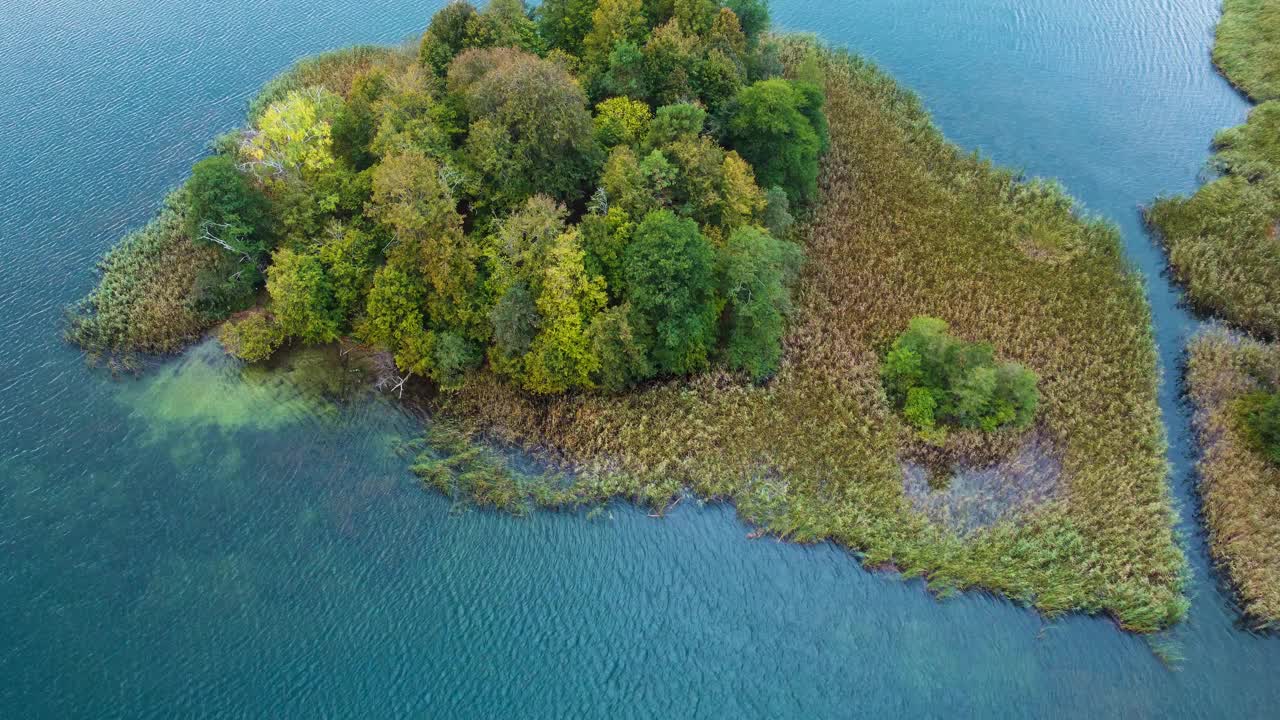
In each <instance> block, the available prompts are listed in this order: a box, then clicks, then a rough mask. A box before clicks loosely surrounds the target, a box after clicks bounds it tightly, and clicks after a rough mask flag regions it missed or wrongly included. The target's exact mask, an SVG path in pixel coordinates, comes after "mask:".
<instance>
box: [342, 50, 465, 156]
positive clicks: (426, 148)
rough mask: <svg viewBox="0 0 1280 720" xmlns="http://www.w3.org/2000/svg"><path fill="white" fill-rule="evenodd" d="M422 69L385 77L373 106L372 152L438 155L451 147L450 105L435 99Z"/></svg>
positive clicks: (381, 153)
mask: <svg viewBox="0 0 1280 720" xmlns="http://www.w3.org/2000/svg"><path fill="white" fill-rule="evenodd" d="M425 72H426V71H425V70H422V69H421V68H419V67H417V66H414V65H411V66H409V67H407V68H405V69H404V71H403V72H401V73H399V74H397V75H394V76H392V77H390V78H388V80H387V82H386V87H385V90H384V93H383V98H382V100H381V102H379V103H378V106H377V110H378V115H377V119H378V124H377V131H376V135H375V136H374V138H373V141H372V143H371V146H370V150H371V154H372V155H376V156H377V157H386V156H388V155H392V154H395V153H399V152H408V151H413V150H417V151H420V152H422V153H424V154H426V155H427V156H429V157H433V158H441V157H445V156H446V155H447V154H448V153H449V151H451V150H452V149H453V135H454V134H455V133H456V132H457V129H456V127H455V123H456V118H455V117H454V113H453V108H451V107H449V105H448V104H446V103H442V102H439V101H438V100H437V99H436V97H435V92H434V91H433V88H432V79H431V78H429V77H425V76H424V75H425ZM336 127H337V126H336V125H335V128H336Z"/></svg>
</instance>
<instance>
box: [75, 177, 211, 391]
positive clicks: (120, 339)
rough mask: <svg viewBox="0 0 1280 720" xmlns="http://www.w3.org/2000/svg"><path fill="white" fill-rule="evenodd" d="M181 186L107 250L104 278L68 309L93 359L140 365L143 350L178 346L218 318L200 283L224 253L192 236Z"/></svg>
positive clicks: (119, 366) (124, 366)
mask: <svg viewBox="0 0 1280 720" xmlns="http://www.w3.org/2000/svg"><path fill="white" fill-rule="evenodd" d="M180 193H181V191H178V193H174V194H170V196H169V197H168V198H166V200H165V204H164V207H163V208H162V209H161V210H160V212H159V213H158V214H157V215H156V217H155V218H153V219H152V220H151V222H149V223H148V224H147V225H146V226H144V227H143V228H142V229H140V230H137V231H134V232H132V233H130V234H128V235H126V236H125V237H124V239H122V240H121V241H120V242H119V243H118V244H117V245H116V246H115V247H113V248H112V249H111V250H110V252H108V253H107V254H106V255H105V256H104V257H103V258H102V260H101V261H100V262H99V263H98V269H99V271H100V272H101V277H100V278H99V281H98V285H97V286H96V287H95V288H94V289H93V290H92V291H91V292H90V293H89V294H88V295H87V296H85V298H84V299H82V300H80V302H79V303H78V304H77V305H76V306H74V307H73V308H71V309H70V310H69V312H68V324H67V331H66V332H67V339H68V340H70V341H71V342H73V343H75V344H77V345H79V346H80V347H82V348H84V350H85V352H86V353H87V354H88V357H89V359H90V361H91V362H93V363H96V362H98V361H103V362H106V363H107V364H108V365H110V366H111V368H112V370H113V371H115V370H136V369H137V368H138V354H139V353H147V354H166V353H174V352H177V351H179V350H181V349H182V348H184V347H186V346H187V345H188V344H189V343H191V342H193V341H195V340H196V339H198V338H199V337H200V336H201V335H202V334H203V333H204V332H205V331H206V330H208V329H209V328H210V327H212V325H213V324H214V323H215V322H217V320H218V318H217V317H211V316H209V315H208V314H207V313H205V312H202V311H201V310H200V309H198V308H197V307H196V305H195V302H194V297H193V288H195V287H196V285H197V281H198V279H199V277H200V275H201V273H204V272H211V271H212V270H213V269H214V268H216V267H217V266H218V264H219V262H220V261H221V260H222V253H221V251H220V250H219V249H218V248H216V247H212V246H202V245H197V244H196V243H193V242H192V241H191V239H190V238H189V237H188V236H187V233H186V231H185V230H184V229H183V225H184V222H183V218H182V213H183V208H184V207H185V202H184V201H183V200H182V199H181V198H180V197H178V195H180Z"/></svg>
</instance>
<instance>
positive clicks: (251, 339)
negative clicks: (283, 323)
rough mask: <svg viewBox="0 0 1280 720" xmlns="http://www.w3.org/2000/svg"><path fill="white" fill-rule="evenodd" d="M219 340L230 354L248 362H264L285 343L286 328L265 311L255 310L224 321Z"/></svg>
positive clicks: (219, 332)
mask: <svg viewBox="0 0 1280 720" xmlns="http://www.w3.org/2000/svg"><path fill="white" fill-rule="evenodd" d="M218 341H219V342H221V343H222V347H223V348H224V349H225V350H226V351H227V354H229V355H232V356H234V357H238V358H240V359H241V360H244V361H246V362H262V361H263V360H266V359H267V358H270V357H271V356H272V354H274V353H275V351H276V350H278V349H279V348H280V345H281V344H283V343H284V330H283V329H282V328H281V327H280V325H279V324H277V323H276V321H275V320H274V319H273V318H272V317H271V316H270V315H269V314H267V313H266V312H265V311H263V310H254V311H251V312H248V313H246V314H245V315H244V316H243V317H240V318H237V319H234V320H229V321H227V322H226V323H223V325H222V329H221V330H219V331H218Z"/></svg>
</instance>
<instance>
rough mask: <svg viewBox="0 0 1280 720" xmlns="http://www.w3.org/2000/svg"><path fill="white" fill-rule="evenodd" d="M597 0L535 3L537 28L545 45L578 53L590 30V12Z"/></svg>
mask: <svg viewBox="0 0 1280 720" xmlns="http://www.w3.org/2000/svg"><path fill="white" fill-rule="evenodd" d="M598 1H599V0H543V2H542V4H541V5H539V6H538V30H539V32H540V33H541V35H542V37H543V38H544V39H545V40H546V42H547V46H548V47H550V48H552V49H555V50H563V51H565V52H567V53H569V54H570V55H578V56H580V55H582V51H583V40H584V39H585V38H586V36H587V33H589V32H591V27H592V22H591V15H592V13H594V12H595V9H596V5H597V4H598Z"/></svg>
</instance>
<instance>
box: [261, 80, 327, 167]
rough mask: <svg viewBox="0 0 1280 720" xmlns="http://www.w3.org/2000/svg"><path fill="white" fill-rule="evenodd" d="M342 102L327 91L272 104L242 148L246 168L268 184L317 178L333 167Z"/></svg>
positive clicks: (299, 92)
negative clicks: (336, 123) (336, 120)
mask: <svg viewBox="0 0 1280 720" xmlns="http://www.w3.org/2000/svg"><path fill="white" fill-rule="evenodd" d="M341 107H342V98H340V97H338V96H337V95H334V94H333V93H331V92H329V91H328V90H325V89H323V88H318V87H312V88H307V89H305V90H294V91H292V92H290V93H289V94H288V95H286V96H285V98H284V100H281V101H280V102H276V103H272V104H271V105H270V106H269V107H268V108H267V110H266V112H264V113H263V114H262V117H260V118H258V126H257V128H255V129H253V130H249V131H246V133H245V135H244V140H243V141H242V142H241V144H240V154H241V156H242V157H243V158H244V160H245V165H246V166H247V167H248V168H250V169H252V170H253V172H255V173H256V174H257V175H258V176H259V177H260V178H263V179H264V180H267V181H275V182H281V181H288V180H299V179H306V178H310V177H315V176H317V175H319V174H320V173H321V172H323V171H325V170H327V169H328V168H329V167H330V166H331V165H333V135H332V128H331V126H330V123H331V122H332V120H333V118H334V116H335V115H337V113H338V111H339V110H340V109H341Z"/></svg>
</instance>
